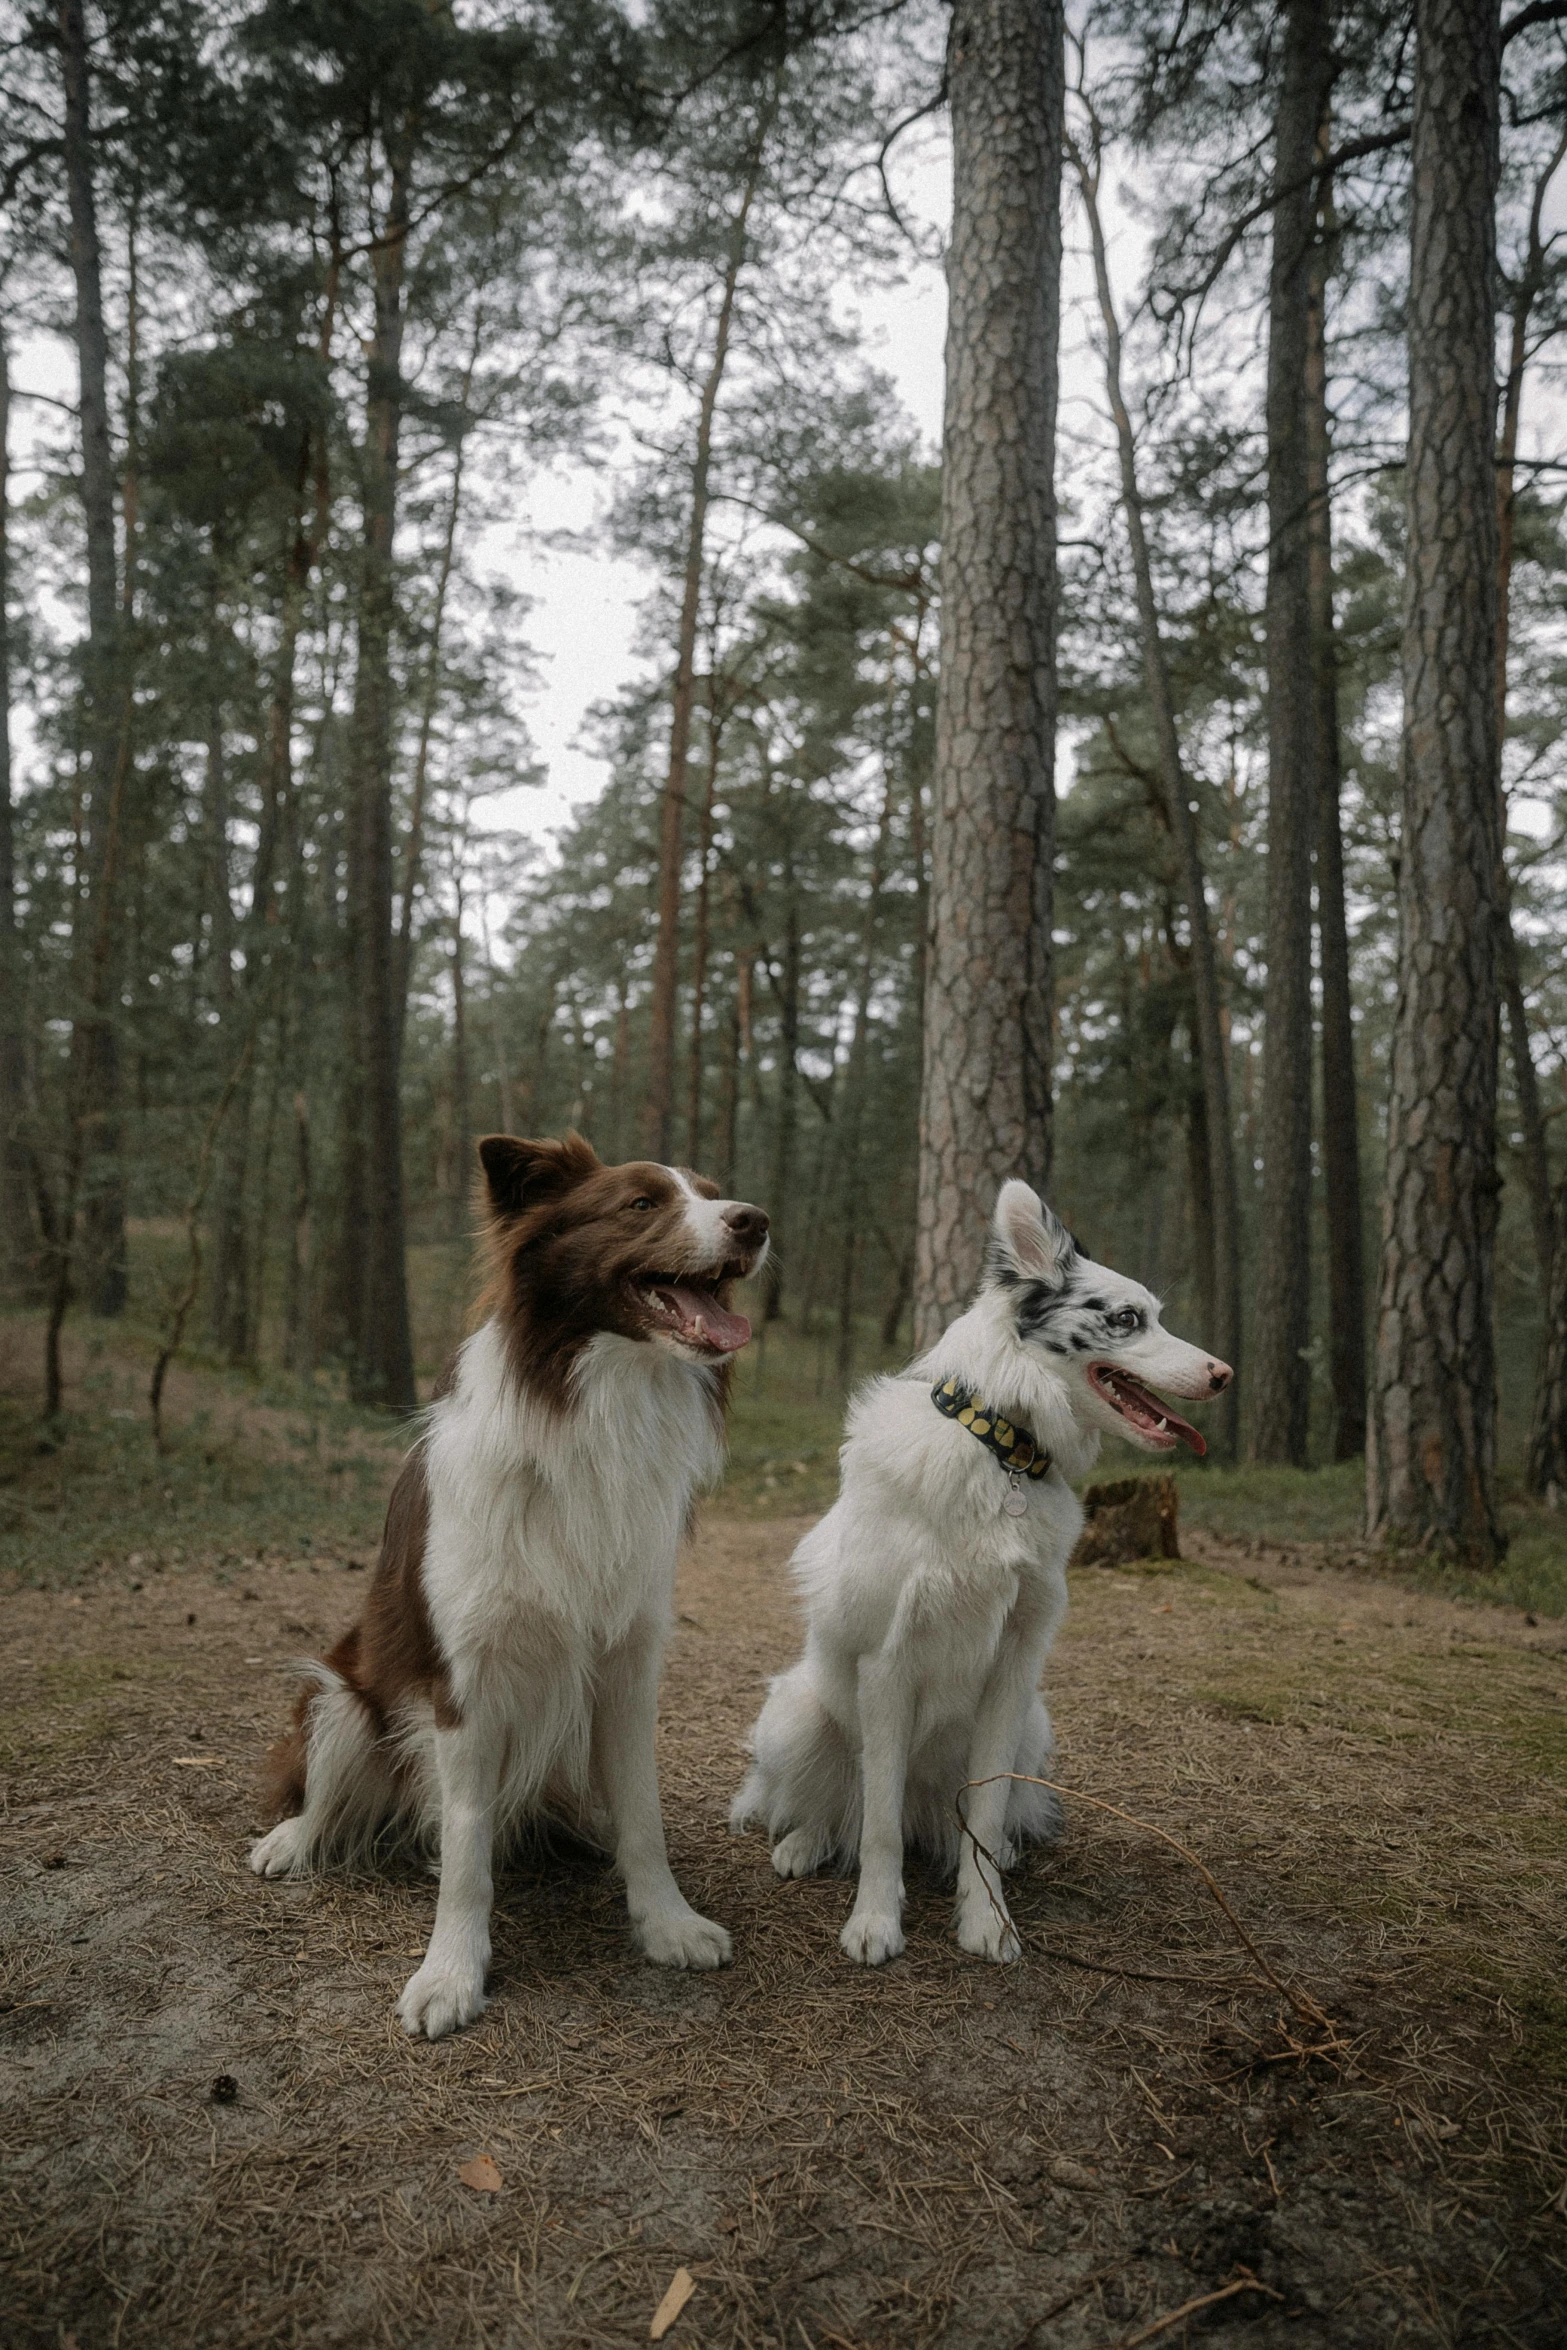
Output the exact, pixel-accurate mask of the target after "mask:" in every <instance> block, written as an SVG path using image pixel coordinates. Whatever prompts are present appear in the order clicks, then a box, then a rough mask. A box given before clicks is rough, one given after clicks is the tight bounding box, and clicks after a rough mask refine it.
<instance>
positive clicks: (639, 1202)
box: [631, 1199, 653, 1208]
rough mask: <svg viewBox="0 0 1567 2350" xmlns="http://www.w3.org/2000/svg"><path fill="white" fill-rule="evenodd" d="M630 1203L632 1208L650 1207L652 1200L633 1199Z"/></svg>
mask: <svg viewBox="0 0 1567 2350" xmlns="http://www.w3.org/2000/svg"><path fill="white" fill-rule="evenodd" d="M631 1204H632V1206H633V1207H634V1208H650V1207H651V1206H652V1205H653V1202H652V1201H651V1200H650V1199H634V1200H633V1201H632V1203H631Z"/></svg>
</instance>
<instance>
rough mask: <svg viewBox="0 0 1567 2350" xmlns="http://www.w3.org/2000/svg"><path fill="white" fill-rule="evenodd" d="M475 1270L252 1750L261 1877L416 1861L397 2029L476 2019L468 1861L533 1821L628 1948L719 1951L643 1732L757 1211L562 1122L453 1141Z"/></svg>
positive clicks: (719, 1414)
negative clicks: (344, 1614) (689, 1879)
mask: <svg viewBox="0 0 1567 2350" xmlns="http://www.w3.org/2000/svg"><path fill="white" fill-rule="evenodd" d="M479 1157H480V1160H481V1162H482V1165H483V1169H484V1192H483V1215H484V1239H485V1244H486V1248H487V1252H488V1256H489V1263H490V1282H489V1288H488V1291H487V1293H486V1295H485V1298H484V1300H483V1304H482V1306H481V1313H482V1316H483V1318H482V1320H481V1322H480V1324H479V1327H478V1328H477V1329H476V1330H475V1331H474V1333H473V1335H472V1337H471V1338H469V1339H468V1340H467V1341H466V1343H465V1344H464V1345H463V1347H462V1348H461V1349H460V1351H459V1353H458V1355H457V1357H456V1360H455V1362H454V1363H453V1364H452V1366H451V1368H450V1371H449V1373H448V1375H447V1378H446V1379H445V1381H444V1382H443V1385H442V1391H441V1392H440V1393H439V1394H438V1396H437V1399H436V1401H435V1402H434V1403H433V1404H432V1405H431V1407H430V1410H429V1413H428V1415H427V1418H426V1422H425V1429H424V1433H423V1435H422V1436H421V1437H420V1439H419V1442H418V1443H417V1444H416V1445H415V1446H414V1448H413V1450H412V1452H411V1453H410V1454H409V1456H408V1458H407V1460H406V1461H405V1463H404V1464H403V1470H402V1474H401V1476H400V1477H399V1478H398V1480H397V1484H396V1486H395V1487H394V1489H393V1492H392V1498H391V1502H390V1504H389V1506H388V1509H387V1516H386V1532H385V1534H384V1536H383V1538H382V1543H381V1556H380V1559H379V1562H378V1563H377V1566H376V1571H375V1574H374V1576H373V1578H372V1580H371V1584H370V1588H369V1590H368V1592H367V1593H366V1595H365V1606H364V1610H363V1613H362V1615H361V1616H360V1619H359V1621H358V1622H357V1623H356V1624H354V1625H353V1626H352V1627H351V1628H350V1629H349V1630H348V1631H347V1632H345V1633H344V1635H343V1637H342V1639H341V1640H339V1641H338V1643H337V1645H336V1647H335V1648H333V1649H332V1650H331V1651H330V1652H329V1653H328V1655H327V1657H326V1659H325V1661H324V1662H323V1663H320V1664H311V1665H309V1666H308V1667H307V1668H306V1671H307V1674H308V1681H307V1686H306V1688H305V1690H304V1692H303V1694H302V1695H301V1697H300V1700H299V1704H298V1707H297V1709H296V1712H295V1717H294V1726H293V1728H292V1730H291V1731H290V1733H289V1734H288V1736H287V1737H286V1738H284V1739H283V1740H282V1741H281V1743H280V1744H279V1745H278V1746H277V1747H276V1748H275V1749H274V1751H273V1755H272V1769H271V1778H272V1790H273V1796H274V1801H275V1805H276V1808H277V1809H278V1810H279V1811H281V1812H282V1814H283V1815H284V1816H283V1817H282V1819H281V1820H280V1821H279V1822H278V1825H277V1826H276V1827H275V1828H273V1830H272V1831H271V1833H270V1834H269V1835H266V1836H263V1837H262V1838H261V1839H260V1841H259V1842H258V1843H257V1844H256V1845H255V1846H254V1848H253V1849H252V1852H251V1855H250V1865H251V1867H252V1868H253V1869H254V1870H255V1871H256V1872H257V1874H258V1875H260V1876H264V1877H291V1876H299V1875H303V1874H305V1873H306V1872H307V1871H309V1870H311V1869H313V1868H315V1867H318V1866H319V1865H320V1864H321V1863H322V1862H324V1861H329V1860H332V1859H342V1858H351V1857H354V1856H361V1857H363V1856H368V1855H370V1854H372V1853H373V1852H374V1851H375V1850H376V1848H377V1847H378V1846H379V1845H380V1844H381V1843H382V1842H383V1841H385V1840H388V1839H395V1838H401V1839H404V1840H406V1841H409V1842H412V1843H413V1844H414V1845H416V1846H419V1847H422V1848H423V1849H424V1850H425V1851H426V1852H428V1853H429V1854H431V1855H432V1856H434V1855H437V1854H438V1855H439V1863H440V1877H441V1891H440V1898H439V1900H438V1901H437V1903H436V1909H435V1930H434V1932H433V1933H432V1935H431V1937H430V1947H429V1949H428V1951H427V1952H426V1953H425V1958H424V1963H423V1965H422V1966H421V1967H420V1968H419V1971H418V1973H417V1974H415V1975H414V1976H413V1978H412V1980H411V1981H410V1982H409V1983H408V1985H407V1987H406V1988H405V1990H404V1992H403V1995H402V1998H401V1999H400V2000H399V2002H398V2014H399V2016H400V2017H401V2019H402V2024H403V2028H404V2030H405V2031H407V2032H409V2033H413V2034H418V2033H424V2034H427V2035H428V2037H429V2038H430V2039H432V2040H435V2039H438V2038H440V2037H441V2035H442V2034H443V2033H446V2032H450V2031H453V2030H455V2028H456V2027H457V2026H458V2025H460V2024H466V2023H471V2022H472V2020H473V2018H474V2017H475V2016H476V2015H478V2014H479V2012H480V2010H481V2009H482V2008H483V2006H484V1977H485V1969H486V1967H487V1966H488V1964H489V1958H490V1907H491V1871H492V1866H493V1861H494V1856H495V1852H496V1850H497V1848H498V1847H504V1845H505V1844H506V1843H507V1842H508V1841H510V1840H511V1839H512V1838H513V1837H515V1835H516V1834H517V1833H518V1831H520V1830H521V1829H523V1828H525V1827H526V1826H527V1824H528V1823H529V1821H530V1820H534V1819H537V1818H538V1817H539V1816H540V1815H546V1816H549V1817H553V1818H556V1819H564V1820H565V1821H566V1822H568V1823H569V1824H571V1825H573V1826H575V1827H577V1828H578V1829H580V1830H582V1831H584V1832H586V1833H587V1834H589V1835H591V1836H593V1837H595V1839H596V1840H599V1841H602V1842H603V1843H604V1844H606V1845H607V1846H608V1847H609V1849H610V1850H611V1851H612V1852H613V1854H614V1857H615V1860H616V1863H617V1865H618V1867H619V1869H620V1873H621V1876H622V1877H623V1879H624V1881H625V1887H626V1900H627V1905H628V1907H629V1909H630V1912H631V1923H632V1928H633V1931H634V1932H635V1935H636V1938H637V1941H638V1943H639V1944H640V1946H641V1948H642V1950H643V1951H644V1952H645V1953H646V1955H647V1956H648V1957H649V1958H652V1959H657V1960H659V1961H660V1962H661V1963H662V1964H663V1965H665V1966H676V1967H715V1966H723V1965H725V1964H726V1963H727V1962H728V1959H729V1955H730V1952H729V1936H728V1935H727V1934H726V1933H725V1931H724V1929H723V1927H722V1926H717V1925H714V1924H713V1923H712V1921H711V1920H710V1919H708V1918H704V1917H699V1916H698V1915H697V1913H696V1911H695V1910H694V1909H693V1908H692V1907H691V1905H690V1903H689V1902H688V1901H687V1900H686V1899H685V1896H684V1895H683V1894H682V1893H681V1891H680V1888H679V1886H678V1885H677V1884H676V1883H675V1880H674V1877H673V1875H672V1874H671V1872H670V1867H669V1861H668V1858H667V1856H666V1853H665V1849H664V1827H663V1821H662V1818H661V1817H660V1813H659V1800H658V1770H657V1765H656V1762H655V1760H654V1751H653V1732H654V1723H655V1718H656V1715H657V1711H658V1679H659V1666H660V1662H661V1660H662V1657H663V1651H664V1642H665V1638H666V1635H667V1632H668V1626H669V1612H670V1601H671V1595H672V1591H673V1586H674V1576H675V1552H676V1549H677V1546H678V1544H679V1542H680V1538H681V1535H682V1534H683V1533H684V1531H685V1529H686V1526H687V1524H688V1521H689V1518H690V1513H691V1508H692V1503H693V1499H694V1496H695V1495H696V1493H697V1491H698V1489H699V1488H700V1487H701V1486H703V1485H705V1484H711V1483H712V1481H713V1480H714V1478H715V1477H716V1476H717V1474H718V1471H719V1468H720V1466H721V1465H722V1461H723V1426H724V1403H725V1396H726V1392H727V1380H728V1365H729V1358H730V1357H731V1356H732V1355H733V1354H734V1353H735V1352H736V1351H737V1350H738V1349H739V1348H740V1347H742V1346H744V1344H745V1343H746V1340H747V1339H748V1338H749V1337H750V1335H751V1326H750V1324H749V1322H747V1321H746V1319H745V1317H744V1315H742V1314H737V1313H735V1312H733V1311H732V1309H731V1307H730V1304H729V1284H730V1283H731V1282H732V1281H734V1280H737V1279H739V1278H740V1277H741V1276H742V1275H744V1274H748V1273H754V1272H755V1271H756V1270H757V1269H758V1267H759V1266H760V1265H761V1264H762V1262H763V1260H764V1258H765V1257H766V1254H767V1218H766V1217H765V1216H764V1215H763V1213H762V1211H761V1209H760V1208H755V1207H751V1206H750V1205H749V1204H748V1203H747V1202H745V1201H744V1200H725V1199H720V1198H719V1197H718V1196H717V1193H716V1190H715V1187H714V1186H713V1185H712V1184H711V1183H709V1182H707V1181H706V1180H705V1178H704V1177H702V1176H700V1175H692V1174H690V1173H689V1172H688V1171H687V1170H685V1169H683V1168H679V1167H661V1166H656V1165H653V1164H651V1163H649V1162H647V1161H633V1162H632V1164H630V1165H629V1166H623V1167H606V1166H604V1165H602V1164H601V1163H600V1161H599V1160H598V1158H597V1157H596V1156H595V1154H594V1152H593V1150H592V1148H591V1147H590V1146H589V1144H587V1143H586V1142H584V1141H583V1139H582V1137H581V1136H580V1135H578V1134H568V1135H567V1136H566V1137H565V1138H564V1140H562V1141H559V1142H556V1141H553V1140H550V1141H542V1142H523V1141H520V1140H518V1139H516V1138H515V1137H514V1136H512V1135H507V1134H492V1135H491V1136H489V1138H488V1139H487V1140H486V1141H484V1142H481V1143H480V1145H479Z"/></svg>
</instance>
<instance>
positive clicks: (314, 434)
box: [211, 199, 342, 1368]
mask: <svg viewBox="0 0 1567 2350" xmlns="http://www.w3.org/2000/svg"><path fill="white" fill-rule="evenodd" d="M328 252H329V257H328V263H327V272H326V283H325V288H324V298H323V302H322V310H321V324H320V329H319V332H318V335H317V342H316V348H317V351H318V353H319V356H320V358H321V361H322V364H323V366H325V365H326V364H327V362H328V361H329V360H330V358H331V354H332V344H333V340H334V336H335V332H336V323H337V304H338V293H339V286H340V281H341V273H342V237H341V229H340V224H339V220H338V215H337V208H336V203H335V199H334V202H333V204H332V207H331V210H330V215H329V248H328ZM330 518H331V472H330V451H329V448H328V444H327V438H326V434H325V432H324V431H322V430H320V429H318V428H317V427H315V426H314V425H310V424H307V425H306V426H305V427H304V428H303V430H302V431H301V433H300V437H299V444H298V455H297V458H296V461H295V470H294V487H293V509H292V514H291V518H290V522H289V528H288V534H287V539H286V544H285V547H284V550H283V577H282V593H281V596H280V599H279V614H278V642H277V650H276V653H275V655H274V658H273V665H272V680H271V691H270V694H269V696H268V701H267V716H266V726H265V731H264V734H263V738H262V755H261V795H260V796H261V820H260V824H259V827H258V830H257V838H256V853H255V860H254V864H253V866H252V869H251V882H250V903H249V907H248V910H247V913H246V917H245V952H244V970H243V976H242V979H241V981H240V984H239V985H238V987H237V988H236V987H231V988H230V991H229V992H230V997H231V999H232V1011H233V1014H234V1016H236V1017H237V1018H240V1019H243V1021H244V1022H245V1025H246V1029H247V1032H248V1033H249V1035H250V1036H252V1037H254V1036H255V1035H256V1032H257V1030H258V1028H259V1027H260V1025H261V1023H262V1022H263V1021H264V1020H266V1019H268V1018H270V1019H272V1020H274V1021H275V1022H276V1023H277V1038H278V1042H277V1051H278V1054H279V1056H282V1055H284V1054H285V1052H286V1050H288V1049H290V1047H291V1046H292V1044H294V1043H296V1042H297V1039H298V1036H299V1033H300V1030H299V1023H298V1022H297V1020H295V1019H294V1017H293V1015H292V1012H291V1011H290V1010H289V1009H288V1008H287V1005H286V996H287V992H288V989H289V986H290V980H291V975H292V974H293V973H294V972H295V969H296V957H297V954H298V939H299V935H300V929H301V924H302V920H303V912H304V889H303V884H302V875H301V870H300V862H299V847H300V844H299V842H298V838H297V832H298V818H299V811H298V805H297V802H296V800H295V796H294V705H295V697H296V672H297V668H298V659H299V639H300V635H301V633H302V631H303V627H304V621H305V612H306V604H307V599H308V596H309V592H310V582H311V579H312V577H313V575H314V572H315V568H316V565H317V563H318V562H319V560H320V555H321V548H322V545H323V543H324V541H325V538H326V533H327V527H328V524H329V521H330ZM285 840H286V841H287V843H288V845H289V848H290V851H291V861H290V864H289V866H288V868H287V869H286V871H285V873H284V876H283V879H282V883H281V887H282V889H283V891H284V893H285V895H286V897H287V899H288V903H287V906H286V908H285V909H284V910H283V918H282V919H281V920H280V919H279V914H280V908H279V902H278V893H279V886H280V883H279V864H280V859H281V857H282V855H283V851H284V845H285ZM258 1058H259V1054H258V1053H257V1052H255V1051H252V1052H251V1053H250V1054H249V1056H248V1057H247V1058H246V1060H245V1062H244V1066H243V1073H242V1075H241V1077H240V1080H239V1082H238V1084H237V1086H236V1087H235V1093H234V1101H233V1105H232V1108H231V1110H230V1114H229V1116H228V1118H227V1119H226V1120H225V1122H224V1127H223V1132H222V1134H221V1136H220V1138H219V1141H218V1145H217V1149H218V1168H217V1173H216V1176H215V1179H214V1183H213V1190H214V1192H215V1194H216V1205H215V1209H214V1227H215V1229H214V1234H213V1271H212V1303H211V1315H212V1328H213V1338H214V1342H215V1343H216V1345H217V1346H218V1348H219V1350H220V1351H221V1352H222V1353H223V1354H224V1355H225V1356H226V1357H227V1359H228V1360H229V1361H230V1362H234V1363H244V1362H253V1361H254V1360H255V1355H256V1349H257V1345H258V1343H259V1337H260V1326H261V1289H262V1282H263V1279H264V1275H265V1255H266V1250H265V1233H264V1230H263V1229H261V1227H263V1226H264V1224H265V1218H266V1203H267V1197H268V1193H267V1187H266V1184H265V1183H263V1184H262V1185H261V1186H260V1187H259V1189H258V1190H257V1192H256V1203H257V1205H256V1217H255V1219H254V1221H255V1225H256V1229H255V1230H254V1231H253V1230H252V1218H251V1217H250V1215H249V1214H248V1213H247V1203H248V1197H249V1193H250V1189H251V1186H250V1184H249V1181H248V1175H249V1155H250V1135H251V1122H252V1109H253V1098H254V1091H255V1083H256V1066H257V1061H258ZM280 1081H281V1080H280V1074H279V1068H278V1065H277V1064H275V1066H274V1082H273V1097H274V1100H273V1106H274V1108H275V1100H276V1094H277V1090H278V1085H279V1083H280ZM300 1099H301V1100H303V1099H304V1096H303V1094H301V1096H300ZM306 1115H307V1118H308V1108H307V1111H306ZM271 1124H272V1112H271V1111H270V1110H269V1113H268V1124H267V1131H268V1133H270V1131H271ZM302 1131H304V1133H305V1155H304V1158H303V1160H302V1161H297V1162H296V1164H297V1165H302V1166H303V1167H304V1169H305V1171H306V1175H307V1177H308V1168H309V1149H308V1127H307V1128H306V1129H304V1130H302ZM303 1214H304V1216H305V1218H306V1219H308V1202H307V1205H306V1208H305V1210H304V1211H303ZM296 1228H299V1222H298V1219H297V1218H296ZM302 1281H303V1271H302V1268H301V1267H300V1266H299V1265H297V1264H296V1262H295V1258H294V1255H293V1251H292V1244H291V1251H290V1257H289V1273H288V1276H287V1282H286V1303H285V1331H286V1336H285V1348H286V1359H287V1360H288V1362H289V1363H290V1365H291V1367H294V1368H299V1367H301V1366H300V1363H298V1362H296V1354H297V1353H298V1351H299V1349H300V1346H301V1345H302V1343H303V1342H302V1339H301V1335H300V1334H301V1332H302V1330H303V1328H304V1322H303V1318H302V1317H303V1314H304V1291H303V1288H302V1286H301V1284H302ZM307 1351H308V1350H307ZM309 1367H312V1368H313V1362H312V1364H311V1365H310V1366H309Z"/></svg>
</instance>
